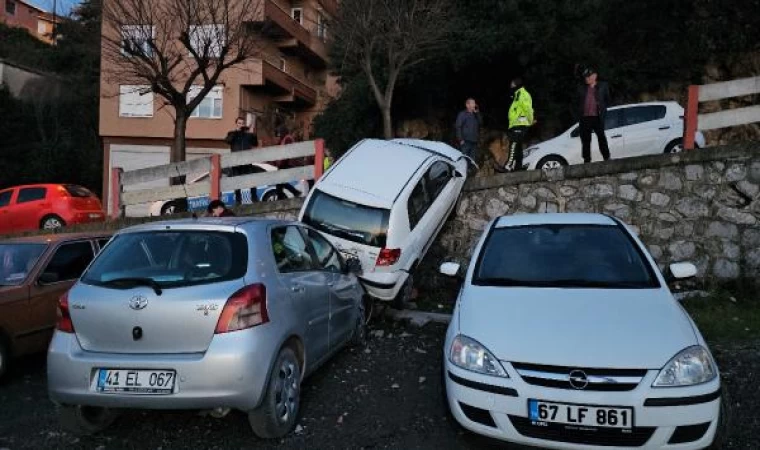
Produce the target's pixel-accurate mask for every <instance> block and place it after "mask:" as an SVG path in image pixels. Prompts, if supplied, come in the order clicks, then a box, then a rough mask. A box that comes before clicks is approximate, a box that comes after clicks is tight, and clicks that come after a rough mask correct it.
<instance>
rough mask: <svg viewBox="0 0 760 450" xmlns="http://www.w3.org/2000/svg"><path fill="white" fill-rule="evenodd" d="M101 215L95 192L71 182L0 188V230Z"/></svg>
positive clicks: (57, 224)
mask: <svg viewBox="0 0 760 450" xmlns="http://www.w3.org/2000/svg"><path fill="white" fill-rule="evenodd" d="M105 218H106V214H105V212H104V211H103V205H101V204H100V200H99V199H98V198H97V197H96V196H95V194H93V193H92V192H90V191H89V190H88V189H85V188H83V187H81V186H77V185H75V184H33V185H31V184H30V185H26V186H18V187H12V188H9V189H4V190H2V191H0V234H3V233H14V232H19V231H28V230H37V229H45V230H53V229H56V228H60V227H63V226H66V225H73V224H76V223H87V222H102V221H104V220H105Z"/></svg>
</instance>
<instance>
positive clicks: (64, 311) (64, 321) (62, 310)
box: [55, 292, 74, 333]
mask: <svg viewBox="0 0 760 450" xmlns="http://www.w3.org/2000/svg"><path fill="white" fill-rule="evenodd" d="M55 328H56V330H58V331H63V332H64V333H73V332H74V322H72V321H71V314H70V313H69V293H68V292H67V293H65V294H63V295H62V296H61V298H60V299H58V321H57V322H56V324H55Z"/></svg>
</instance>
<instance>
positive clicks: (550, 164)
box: [542, 160, 562, 170]
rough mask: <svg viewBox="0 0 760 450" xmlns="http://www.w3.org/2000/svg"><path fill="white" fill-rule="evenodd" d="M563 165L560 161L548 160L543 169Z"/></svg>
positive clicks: (551, 168) (557, 167)
mask: <svg viewBox="0 0 760 450" xmlns="http://www.w3.org/2000/svg"><path fill="white" fill-rule="evenodd" d="M560 167H562V164H561V163H560V162H559V161H554V160H551V161H546V162H545V163H544V165H543V166H542V169H544V170H556V169H559V168H560Z"/></svg>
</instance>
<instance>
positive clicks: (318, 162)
mask: <svg viewBox="0 0 760 450" xmlns="http://www.w3.org/2000/svg"><path fill="white" fill-rule="evenodd" d="M324 173H325V140H324V139H317V140H316V141H314V181H318V180H319V179H320V178H322V174H324Z"/></svg>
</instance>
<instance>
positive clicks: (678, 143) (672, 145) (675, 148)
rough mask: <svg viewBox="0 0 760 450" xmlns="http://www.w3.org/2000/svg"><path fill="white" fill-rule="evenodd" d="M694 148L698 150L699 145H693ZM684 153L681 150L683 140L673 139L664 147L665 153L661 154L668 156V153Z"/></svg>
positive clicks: (682, 149)
mask: <svg viewBox="0 0 760 450" xmlns="http://www.w3.org/2000/svg"><path fill="white" fill-rule="evenodd" d="M694 148H699V145H697V144H696V142H695V143H694ZM683 151H684V148H683V139H681V138H678V139H673V140H672V141H670V142H668V145H666V146H665V151H663V153H665V154H670V153H681V152H683Z"/></svg>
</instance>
